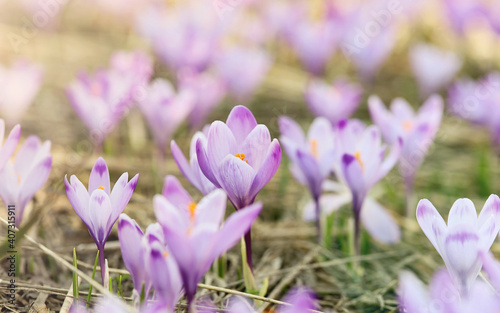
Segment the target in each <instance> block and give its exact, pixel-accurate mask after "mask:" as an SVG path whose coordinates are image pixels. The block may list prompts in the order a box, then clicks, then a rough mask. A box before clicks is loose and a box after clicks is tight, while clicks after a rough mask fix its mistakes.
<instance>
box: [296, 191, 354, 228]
mask: <svg viewBox="0 0 500 313" xmlns="http://www.w3.org/2000/svg"><path fill="white" fill-rule="evenodd" d="M351 201H352V195H351V193H350V192H343V193H339V194H326V195H322V196H321V197H319V203H320V206H321V214H323V215H330V214H331V213H333V212H334V211H337V210H338V209H340V208H341V207H343V206H344V205H346V204H348V203H350V202H351ZM315 206H316V205H315V204H314V201H312V200H311V201H309V202H308V203H307V205H306V206H305V207H304V210H303V212H304V213H303V214H302V218H303V219H304V220H305V221H310V222H312V221H314V220H316V209H315Z"/></svg>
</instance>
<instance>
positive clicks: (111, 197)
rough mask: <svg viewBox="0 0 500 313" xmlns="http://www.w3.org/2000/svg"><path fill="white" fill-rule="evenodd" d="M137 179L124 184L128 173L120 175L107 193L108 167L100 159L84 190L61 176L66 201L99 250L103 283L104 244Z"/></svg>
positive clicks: (134, 178) (108, 188) (77, 180)
mask: <svg viewBox="0 0 500 313" xmlns="http://www.w3.org/2000/svg"><path fill="white" fill-rule="evenodd" d="M138 179H139V174H137V175H135V176H134V177H133V178H132V179H131V180H130V181H128V173H123V174H122V176H120V178H119V179H118V181H117V182H116V184H115V186H114V187H113V190H111V186H110V180H109V170H108V166H107V165H106V162H105V161H104V159H103V158H101V157H100V158H99V159H97V161H96V163H95V164H94V167H93V168H92V172H91V173H90V178H89V186H88V190H87V189H86V188H85V186H84V185H83V184H82V183H81V182H80V180H79V179H78V178H77V177H76V176H75V175H71V177H70V180H69V181H68V178H67V175H66V176H65V177H64V184H65V186H66V194H67V196H68V200H69V202H70V203H71V206H73V209H74V210H75V212H76V214H78V216H79V217H80V218H81V219H82V221H83V222H84V223H85V225H86V226H87V228H88V230H89V233H90V236H91V237H92V239H94V242H95V243H96V245H97V248H98V249H99V259H100V264H101V275H102V279H103V282H104V274H105V267H104V245H105V244H106V240H107V239H108V236H109V234H110V232H111V229H112V228H113V225H114V224H115V222H116V220H117V219H118V217H119V216H120V214H121V213H122V212H123V210H125V207H126V206H127V204H128V202H129V200H130V198H131V197H132V194H133V193H134V190H135V187H136V186H137V180H138Z"/></svg>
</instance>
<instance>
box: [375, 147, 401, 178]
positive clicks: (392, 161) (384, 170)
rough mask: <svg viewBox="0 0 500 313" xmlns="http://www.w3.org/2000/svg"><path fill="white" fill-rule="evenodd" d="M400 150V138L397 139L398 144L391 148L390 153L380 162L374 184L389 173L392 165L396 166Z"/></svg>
mask: <svg viewBox="0 0 500 313" xmlns="http://www.w3.org/2000/svg"><path fill="white" fill-rule="evenodd" d="M402 148H403V140H402V139H401V138H398V142H397V143H395V144H394V145H393V146H392V147H391V152H389V155H388V156H387V157H386V158H385V160H384V161H383V162H382V164H381V166H380V171H379V174H378V177H377V178H376V180H375V182H377V181H379V180H380V179H382V178H384V177H385V176H386V175H387V174H388V173H389V172H390V171H391V169H392V168H393V167H394V165H396V163H397V162H398V159H399V156H400V155H401V149H402Z"/></svg>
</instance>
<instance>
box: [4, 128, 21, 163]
mask: <svg viewBox="0 0 500 313" xmlns="http://www.w3.org/2000/svg"><path fill="white" fill-rule="evenodd" d="M0 126H1V125H0ZM19 138H21V126H19V125H16V126H14V128H12V130H11V131H10V133H9V136H8V137H7V139H6V140H5V142H3V145H2V147H1V148H0V169H2V168H3V167H4V166H5V164H6V163H7V161H9V159H10V157H11V156H12V154H13V153H14V151H15V150H16V147H17V144H18V143H19ZM2 140H3V136H2Z"/></svg>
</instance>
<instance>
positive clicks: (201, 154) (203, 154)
mask: <svg viewBox="0 0 500 313" xmlns="http://www.w3.org/2000/svg"><path fill="white" fill-rule="evenodd" d="M196 157H197V159H198V165H199V166H200V170H201V172H202V173H203V175H205V177H206V178H207V179H208V180H209V181H210V182H211V183H212V184H214V185H215V186H216V187H218V188H220V184H219V182H218V181H217V178H216V177H215V174H214V172H213V170H212V168H211V167H210V161H209V160H208V156H207V151H206V149H205V145H204V144H203V141H202V138H199V139H198V141H197V142H196Z"/></svg>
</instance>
